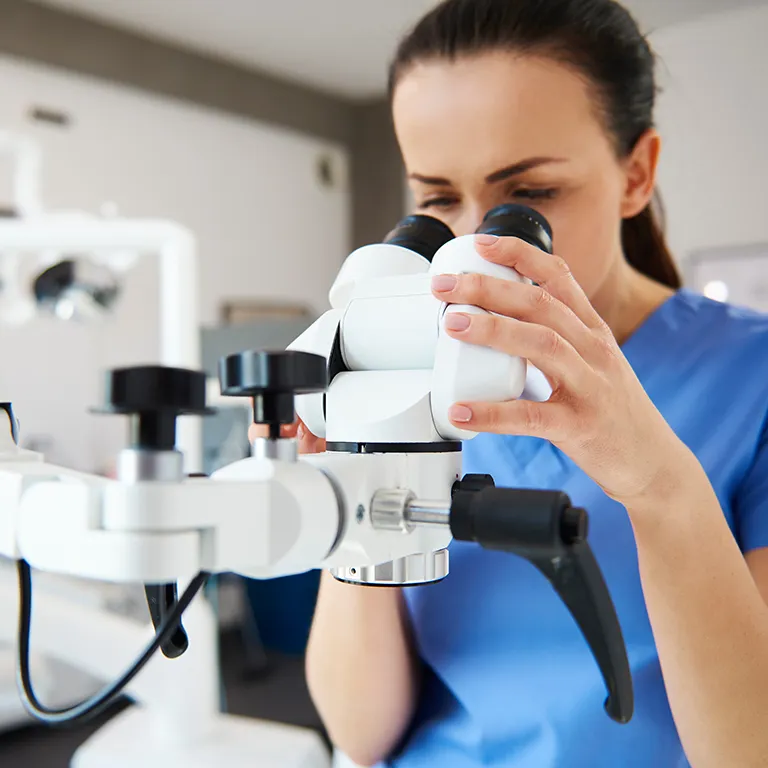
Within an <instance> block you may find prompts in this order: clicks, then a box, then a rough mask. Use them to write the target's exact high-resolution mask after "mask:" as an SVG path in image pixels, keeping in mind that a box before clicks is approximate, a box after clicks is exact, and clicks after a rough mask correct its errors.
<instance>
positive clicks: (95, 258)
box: [0, 133, 328, 768]
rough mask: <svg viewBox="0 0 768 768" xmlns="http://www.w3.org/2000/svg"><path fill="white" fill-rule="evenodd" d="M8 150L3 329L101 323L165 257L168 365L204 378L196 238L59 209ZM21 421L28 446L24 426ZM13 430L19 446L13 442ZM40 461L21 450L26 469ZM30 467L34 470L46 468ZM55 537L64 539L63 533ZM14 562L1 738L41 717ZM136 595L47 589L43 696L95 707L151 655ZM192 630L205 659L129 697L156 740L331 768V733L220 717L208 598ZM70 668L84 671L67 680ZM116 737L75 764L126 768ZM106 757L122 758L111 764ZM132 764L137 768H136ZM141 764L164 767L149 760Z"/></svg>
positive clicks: (1, 585) (0, 679) (41, 611)
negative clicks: (135, 663)
mask: <svg viewBox="0 0 768 768" xmlns="http://www.w3.org/2000/svg"><path fill="white" fill-rule="evenodd" d="M0 152H7V153H9V154H10V156H11V158H12V159H13V161H14V162H13V166H14V181H13V190H14V200H13V204H12V207H11V210H9V211H5V212H4V215H3V216H2V217H0V323H3V324H6V325H11V326H16V327H18V326H20V325H23V324H24V323H26V322H28V321H29V320H30V319H32V318H33V317H34V316H35V315H36V314H38V313H46V314H51V315H53V316H55V317H57V318H58V319H60V320H63V321H98V320H99V319H101V318H103V317H104V316H105V315H106V314H107V313H109V311H110V310H111V309H112V308H113V306H114V304H115V302H116V301H117V300H118V299H119V295H120V289H121V283H120V278H121V275H123V274H124V273H125V272H127V271H128V270H130V269H131V268H132V267H133V266H134V265H135V264H136V262H137V261H138V259H139V258H156V259H157V260H158V266H159V275H160V285H159V310H160V314H159V322H160V328H159V341H160V359H159V362H160V363H161V364H162V365H164V366H169V367H170V366H178V367H182V368H193V369H194V368H197V367H199V365H200V349H199V343H200V342H199V338H200V327H199V320H198V296H197V292H198V263H197V254H196V244H195V239H194V236H193V235H192V233H191V232H189V231H188V230H187V229H186V228H185V227H183V226H181V225H179V224H177V223H176V222H173V221H164V220H136V219H126V218H119V217H117V216H114V215H113V216H109V217H105V216H97V215H93V214H91V213H88V212H84V211H48V210H45V209H44V206H43V204H42V200H41V194H40V189H41V177H40V174H41V169H42V159H41V153H40V150H39V148H38V147H37V146H36V145H35V143H34V142H32V141H31V140H28V139H26V138H24V137H17V136H13V135H11V134H7V133H0ZM19 362H21V361H19ZM6 364H10V361H6ZM5 394H6V395H7V394H8V393H5ZM1 396H2V393H0V397H1ZM11 422H12V423H13V424H14V426H13V429H12V432H13V435H16V433H17V429H16V426H15V424H16V423H15V421H14V419H13V418H12V419H11ZM6 433H7V434H5V435H4V437H6V438H7V437H8V436H9V435H10V434H11V433H8V432H7V430H6ZM201 433H202V430H201V423H200V417H199V416H195V415H189V416H184V417H182V418H180V419H179V420H178V424H177V427H176V435H175V438H176V444H177V445H178V447H179V449H180V451H181V452H180V454H179V455H180V456H183V465H182V467H180V469H181V470H182V471H183V472H184V473H185V474H194V473H197V472H200V471H201V469H202V434H201ZM7 448H8V445H5V444H4V446H3V447H0V454H3V451H4V450H5V449H7ZM17 450H18V449H16V446H15V445H14V451H17ZM29 455H30V454H27V453H25V452H21V453H15V452H14V453H13V456H14V457H15V458H16V459H17V458H19V457H22V456H23V457H28V456H29ZM4 458H8V456H7V455H4ZM1 460H2V459H0V461H1ZM14 460H15V459H14ZM27 466H28V468H32V467H33V464H29V465H27ZM74 476H77V473H74V474H73V477H74ZM7 501H8V499H6V498H5V497H3V502H2V507H3V509H2V511H0V520H1V519H2V518H3V516H4V515H7V513H8V511H9V510H8V509H7V508H6V505H7ZM7 523H8V518H7V517H6V518H5V520H4V521H0V538H2V537H3V535H4V534H7V533H8V528H7ZM45 535H46V536H51V537H52V538H51V541H52V543H53V541H55V535H53V534H52V532H50V531H49V532H48V533H46V534H45ZM3 555H5V556H6V557H7V556H8V555H9V552H8V551H7V549H6V548H4V547H2V546H0V564H1V565H3V566H5V567H2V568H0V619H1V620H0V728H2V727H3V726H4V725H5V726H10V725H14V724H18V723H20V722H23V721H24V720H27V721H28V719H29V718H28V714H27V713H26V712H25V711H24V709H23V707H22V706H21V702H20V699H19V696H18V692H17V689H16V681H15V674H14V672H13V668H14V664H13V659H14V658H15V657H16V656H17V655H18V649H17V645H16V643H17V622H16V617H17V616H18V588H17V585H16V579H15V574H14V572H13V569H12V568H9V567H7V566H8V564H9V561H7V560H6V561H3V559H2V556H3ZM169 589H170V592H169ZM145 592H146V597H147V599H150V601H152V600H157V601H159V600H160V599H161V598H162V597H164V596H165V595H167V594H173V589H172V588H171V587H170V585H167V584H147V586H146V587H145ZM133 594H134V592H133V591H132V590H131V588H129V587H128V586H126V585H125V584H118V583H115V584H105V583H104V582H103V581H102V582H101V583H99V584H96V583H93V586H92V588H91V589H86V590H84V589H83V584H82V582H81V581H80V580H76V579H72V578H68V577H67V575H66V574H61V573H59V574H57V575H56V577H55V578H53V579H52V578H48V579H44V580H42V582H41V584H40V588H39V589H37V590H36V601H35V621H36V623H37V624H38V628H37V630H36V631H35V635H34V638H33V644H34V646H35V653H34V656H35V670H36V671H37V673H38V674H39V678H40V681H41V683H40V688H41V695H43V696H44V697H45V698H46V700H47V701H48V702H49V703H50V704H52V705H53V706H65V705H66V704H68V703H69V704H71V702H72V701H73V700H75V699H80V698H82V697H84V696H85V695H87V694H88V693H89V692H91V691H92V690H93V684H94V682H96V681H100V682H103V681H105V680H109V679H111V678H113V677H115V676H116V675H117V673H118V671H119V668H120V667H121V666H122V665H123V664H124V663H125V662H126V661H127V660H128V659H129V658H130V657H131V656H132V655H133V654H135V652H136V649H137V648H139V647H140V646H141V645H142V644H143V642H144V641H145V640H146V637H147V633H148V632H149V631H150V629H151V627H150V626H149V625H148V622H147V618H148V616H147V612H146V605H147V604H146V602H145V603H144V606H143V612H142V613H143V615H142V616H137V615H136V612H135V611H133V610H128V611H126V610H125V606H124V605H122V610H121V611H119V612H116V611H115V610H114V609H115V603H116V602H122V603H123V604H124V603H125V601H126V595H133ZM185 625H186V626H187V628H188V629H189V631H190V632H192V633H193V634H194V636H195V644H194V648H192V649H191V650H190V652H189V653H185V654H184V658H183V659H179V663H177V664H175V665H170V666H168V663H167V661H166V660H165V659H160V658H158V659H155V660H153V663H152V664H150V665H149V666H150V668H151V669H152V670H153V671H151V672H149V674H148V675H144V676H142V677H141V678H140V679H138V680H137V681H135V682H134V683H133V684H132V685H131V686H129V687H128V688H127V689H126V692H127V693H128V694H129V695H130V697H131V698H132V699H133V700H134V701H136V702H137V703H138V704H139V706H140V707H141V710H142V712H144V713H150V714H148V715H145V717H144V718H142V719H141V723H143V724H145V725H147V728H148V731H149V732H150V733H151V732H152V730H153V728H158V727H159V728H160V730H161V731H162V733H163V738H165V739H169V738H170V739H172V738H173V737H174V736H173V734H174V733H176V732H177V731H186V729H188V728H191V729H193V730H194V729H195V728H197V729H198V730H199V732H200V733H209V732H210V728H209V727H208V725H207V724H209V723H216V724H217V727H219V726H218V724H220V723H222V722H224V723H225V725H222V726H221V727H220V730H222V732H221V734H220V735H221V739H220V740H218V741H215V745H214V747H213V750H214V753H215V756H211V754H210V752H206V751H205V749H202V750H193V751H195V752H196V755H195V759H197V760H202V761H203V762H202V763H195V762H194V761H193V760H192V759H191V758H190V760H189V761H188V762H187V763H186V764H188V765H190V766H191V765H195V764H202V765H211V764H213V763H214V762H218V761H221V760H222V759H224V760H227V762H228V763H229V764H231V765H233V766H236V765H240V764H242V765H252V764H253V760H254V756H255V755H264V756H265V759H264V760H263V761H261V762H260V763H259V764H260V765H264V766H269V767H270V768H271V766H275V767H277V766H296V768H298V766H307V768H315V766H317V768H321V767H324V766H325V765H326V764H327V761H328V759H327V751H326V750H325V748H324V745H323V744H322V742H321V740H320V738H319V736H317V734H315V733H314V732H312V731H310V730H308V729H303V728H293V727H290V726H283V725H278V724H272V723H264V722H259V721H255V720H245V719H239V718H235V717H228V718H226V720H223V719H222V718H220V717H219V710H220V706H221V702H220V689H219V670H218V649H217V633H218V627H217V624H216V619H215V616H214V614H213V611H212V608H211V606H210V605H209V603H208V602H207V601H206V600H205V599H204V598H203V597H202V595H200V596H198V597H196V599H195V600H194V601H192V603H191V605H190V608H189V611H188V612H187V613H186V614H185ZM164 661H166V663H165V664H163V662H164ZM65 668H67V669H71V670H76V671H79V672H80V674H79V675H78V674H77V673H75V674H74V675H73V674H68V675H64V674H63V673H62V670H63V669H65ZM83 673H85V674H83ZM88 686H91V687H88ZM139 730H140V732H139V733H136V734H134V735H133V736H132V737H131V738H132V739H133V740H135V741H136V743H138V744H141V743H142V740H143V739H144V738H145V737H146V733H144V732H143V726H142V727H141V728H140V729H139ZM223 731H226V732H223ZM109 733H110V731H109V728H108V727H107V728H105V729H103V731H102V732H100V734H99V737H98V738H95V739H93V740H92V741H91V742H89V746H88V749H86V750H81V751H80V752H79V753H78V756H77V757H76V759H75V761H74V763H73V764H74V765H77V766H85V767H86V768H87V766H91V765H92V766H104V765H106V764H109V765H115V766H116V765H118V763H117V759H118V758H117V757H116V756H115V755H114V754H112V753H111V745H112V738H111V737H110V736H109ZM187 740H188V739H187ZM105 742H106V743H105ZM104 749H106V750H107V752H109V753H110V754H109V757H108V759H106V760H105V759H104ZM128 764H134V765H135V764H136V763H131V762H130V760H129V761H128ZM140 764H141V765H142V766H144V765H146V766H151V765H153V763H151V762H150V761H144V760H142V761H141V762H140ZM157 764H158V765H160V763H157ZM165 765H167V763H165Z"/></svg>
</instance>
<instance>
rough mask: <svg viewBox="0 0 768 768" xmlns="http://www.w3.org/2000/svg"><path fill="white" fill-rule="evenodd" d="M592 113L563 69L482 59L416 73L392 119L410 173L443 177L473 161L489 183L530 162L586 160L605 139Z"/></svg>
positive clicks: (582, 88) (581, 89)
mask: <svg viewBox="0 0 768 768" xmlns="http://www.w3.org/2000/svg"><path fill="white" fill-rule="evenodd" d="M594 106H595V105H594V103H593V101H592V96H591V93H590V91H589V89H588V87H587V85H586V83H585V81H584V80H583V78H581V77H579V76H578V75H577V74H576V73H574V72H573V71H572V70H571V69H570V68H568V67H565V66H563V65H560V64H558V63H556V62H554V61H551V60H548V59H538V58H532V57H520V56H513V55H511V54H492V55H491V54H489V55H485V54H484V55H483V56H474V57H465V58H462V59H459V60H457V61H455V62H447V61H439V60H435V61H430V62H426V63H423V64H418V65H416V66H415V67H414V68H413V69H412V70H410V71H408V72H406V73H405V75H404V76H403V78H402V80H401V81H400V84H399V85H398V87H397V89H396V91H395V94H394V99H393V114H394V122H395V129H396V131H397V135H398V140H399V142H400V146H401V149H402V151H403V157H404V160H405V162H406V165H407V166H408V167H409V170H412V171H415V172H419V173H423V174H435V173H437V171H438V170H440V169H441V168H442V169H443V170H442V171H441V173H440V175H443V174H444V173H445V172H446V171H445V170H444V169H445V166H446V165H450V164H451V161H459V162H458V164H459V165H461V166H464V165H466V163H467V161H470V160H471V162H472V164H473V165H476V166H477V167H478V169H479V170H482V171H484V172H485V173H486V175H487V174H490V173H492V172H493V171H494V170H497V169H498V168H501V167H504V166H506V165H510V164H512V163H516V162H520V161H522V160H525V159H527V158H529V157H545V156H558V157H568V156H570V155H578V154H583V153H584V151H585V150H586V149H587V146H586V145H587V144H588V143H589V142H594V141H595V140H597V141H600V139H601V138H604V137H602V136H601V134H603V133H604V132H603V130H602V126H601V125H600V124H599V122H598V120H597V118H596V116H595V109H594ZM416 165H419V166H420V167H418V168H417V167H416Z"/></svg>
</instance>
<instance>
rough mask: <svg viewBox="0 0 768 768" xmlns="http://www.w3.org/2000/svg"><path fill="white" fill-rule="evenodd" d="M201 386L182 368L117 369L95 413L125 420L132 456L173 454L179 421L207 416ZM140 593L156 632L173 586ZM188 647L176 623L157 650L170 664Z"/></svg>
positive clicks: (147, 476)
mask: <svg viewBox="0 0 768 768" xmlns="http://www.w3.org/2000/svg"><path fill="white" fill-rule="evenodd" d="M205 384H206V376H205V373H203V372H201V371H191V370H188V369H186V368H169V367H166V366H161V365H144V366H135V367H132V368H118V369H115V370H112V371H108V372H107V376H106V380H105V386H104V405H103V406H102V408H100V409H97V410H98V412H100V413H119V414H124V415H127V416H130V417H131V448H132V449H133V450H138V451H141V452H145V451H146V452H163V451H173V450H174V449H175V447H176V419H177V418H178V417H179V416H185V415H192V416H203V415H205V414H208V413H212V412H213V409H211V408H206V406H205ZM149 466H150V467H151V466H152V465H151V464H150V465H149ZM181 472H182V467H181V463H179V473H181ZM136 479H139V480H144V481H152V480H160V479H162V480H167V479H168V478H167V477H158V476H157V474H153V473H143V474H142V475H141V476H139V477H137V478H136ZM144 592H145V595H146V598H147V605H148V606H149V615H150V617H151V619H152V624H153V625H154V627H155V630H158V629H159V628H160V627H161V626H162V625H163V624H164V623H165V621H166V619H167V617H168V616H169V615H170V614H171V612H172V611H173V609H174V608H175V606H176V603H177V602H178V587H177V585H176V584H145V585H144ZM188 646H189V638H188V637H187V632H186V630H185V629H184V627H183V626H182V624H181V621H179V622H178V624H177V626H176V631H175V632H174V633H173V634H172V635H171V637H170V638H169V639H168V640H167V641H166V642H165V643H163V645H162V646H161V650H162V652H163V654H164V655H165V656H166V657H167V658H169V659H175V658H177V657H178V656H181V654H183V653H184V652H185V651H186V650H187V648H188Z"/></svg>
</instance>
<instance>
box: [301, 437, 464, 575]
mask: <svg viewBox="0 0 768 768" xmlns="http://www.w3.org/2000/svg"><path fill="white" fill-rule="evenodd" d="M302 461H303V462H306V463H307V464H309V465H311V466H313V467H317V468H318V469H322V470H323V471H324V472H326V473H328V474H329V475H330V476H331V477H333V479H334V483H335V484H336V486H337V488H339V490H340V495H341V497H342V498H343V500H344V503H343V506H344V510H345V515H346V518H345V523H344V535H343V536H342V537H341V539H340V541H339V544H338V546H337V547H336V549H335V550H334V551H333V553H332V554H331V555H330V556H329V557H327V558H326V559H325V560H324V561H323V563H322V567H323V568H336V567H345V566H350V565H353V566H364V565H377V564H379V563H387V562H391V561H392V560H396V559H398V558H400V557H404V556H406V555H410V554H416V553H424V552H435V551H437V550H440V549H444V548H445V547H447V546H448V545H449V544H450V542H451V532H450V530H449V529H448V528H447V527H445V528H442V527H428V528H424V527H420V528H415V529H414V530H412V531H411V532H410V533H402V532H400V531H382V530H374V528H373V526H372V524H371V520H370V505H371V499H372V498H373V495H374V494H375V493H376V491H378V490H379V489H381V488H407V489H409V490H410V491H412V492H413V494H414V495H415V496H416V497H417V498H420V499H434V500H445V503H446V506H447V505H448V504H449V499H450V495H451V487H452V486H453V483H454V481H455V480H457V479H458V478H459V476H460V474H461V453H460V452H455V453H435V454H429V453H420V454H414V453H410V454H403V453H400V454H395V453H389V454H352V453H319V454H314V455H308V456H303V457H302ZM358 510H361V511H362V515H359V514H357V511H358Z"/></svg>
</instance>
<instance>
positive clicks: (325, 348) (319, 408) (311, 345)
mask: <svg viewBox="0 0 768 768" xmlns="http://www.w3.org/2000/svg"><path fill="white" fill-rule="evenodd" d="M343 316H344V312H343V310H341V309H331V310H329V311H328V312H326V313H325V314H324V315H322V317H320V318H318V319H317V320H316V321H315V322H314V323H312V325H311V326H310V327H309V328H307V330H306V331H304V333H302V334H301V336H299V338H298V339H296V340H295V341H294V342H292V343H291V344H290V346H289V347H288V349H291V350H297V351H300V352H311V353H312V354H315V355H321V356H322V357H324V358H325V359H326V360H328V359H329V358H330V356H331V351H332V350H333V342H334V341H335V339H336V333H337V332H338V329H339V325H340V324H341V319H342V317H343ZM324 403H325V394H324V393H322V392H317V393H314V394H311V395H299V396H298V397H297V398H296V406H295V407H296V415H297V416H298V417H299V418H300V419H301V420H302V421H303V422H304V423H305V424H306V425H307V428H308V429H309V431H310V432H311V433H312V434H313V435H317V437H325V406H324Z"/></svg>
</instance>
